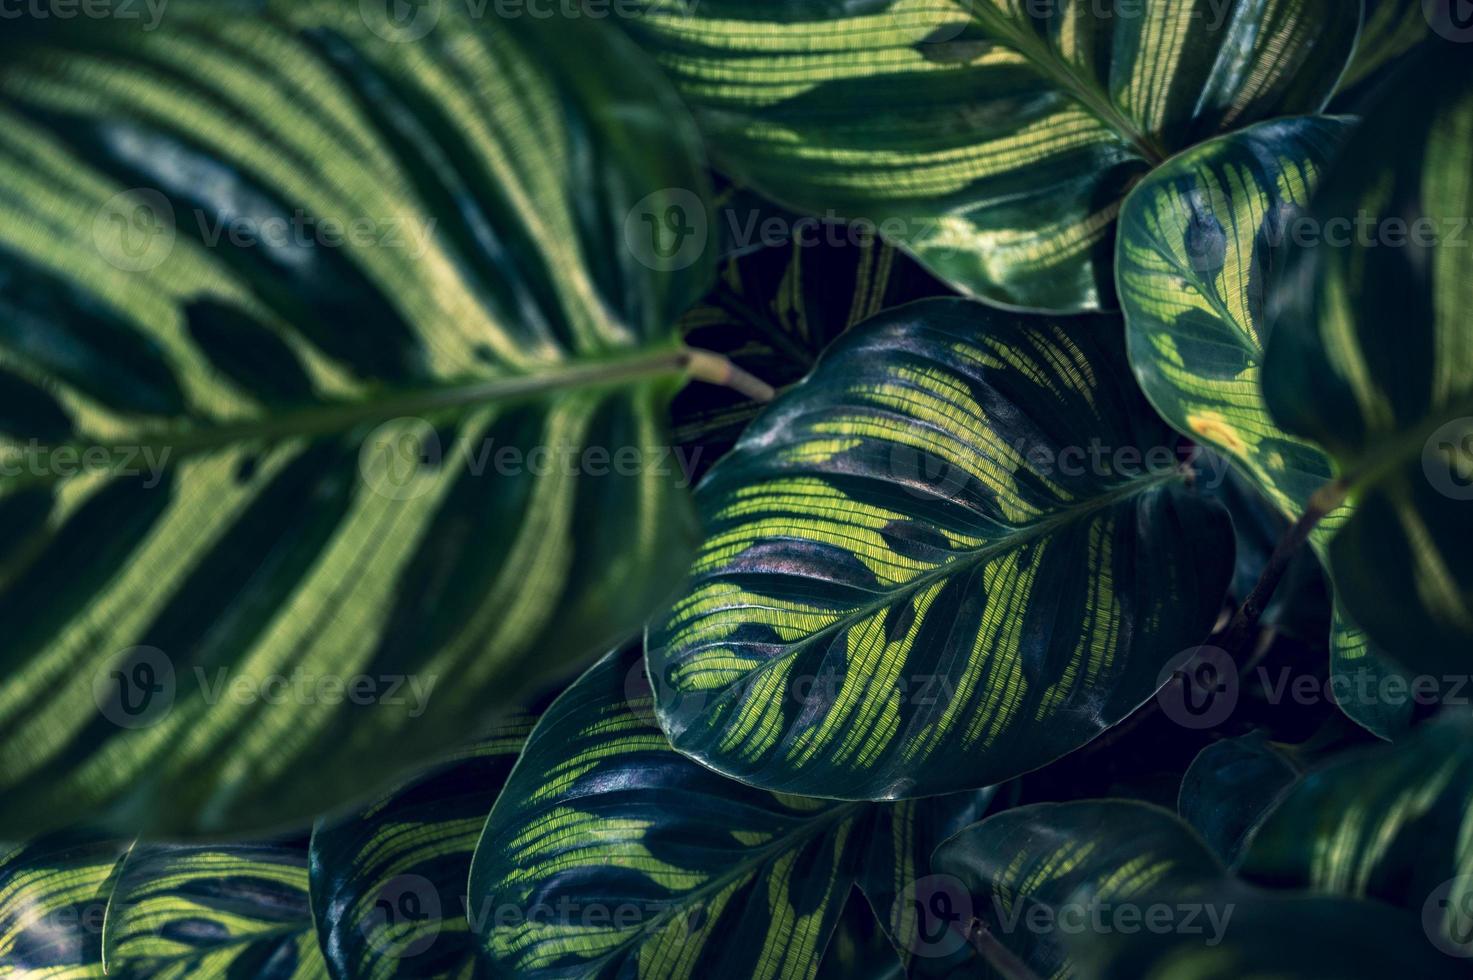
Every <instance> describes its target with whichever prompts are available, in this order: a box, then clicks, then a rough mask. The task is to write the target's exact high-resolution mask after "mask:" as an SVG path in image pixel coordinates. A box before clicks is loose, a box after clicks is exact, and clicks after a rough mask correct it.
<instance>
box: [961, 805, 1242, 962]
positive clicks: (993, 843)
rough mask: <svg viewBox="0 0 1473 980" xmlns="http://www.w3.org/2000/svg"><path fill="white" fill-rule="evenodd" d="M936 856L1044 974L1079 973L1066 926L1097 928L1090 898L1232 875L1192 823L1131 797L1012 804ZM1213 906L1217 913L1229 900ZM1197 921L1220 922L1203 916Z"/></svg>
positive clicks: (993, 925)
mask: <svg viewBox="0 0 1473 980" xmlns="http://www.w3.org/2000/svg"><path fill="white" fill-rule="evenodd" d="M933 863H934V865H935V868H936V871H937V872H939V873H941V874H949V875H952V876H954V877H955V878H956V879H958V881H959V882H960V883H961V886H962V887H963V889H964V890H965V892H966V894H967V896H968V898H969V906H970V908H969V911H970V913H971V916H972V917H975V918H976V919H978V920H979V921H980V922H981V923H982V924H983V926H984V927H985V928H987V930H988V931H989V932H991V933H992V935H993V936H994V937H996V938H997V940H998V941H999V942H1001V943H1002V944H1003V945H1004V946H1005V947H1006V948H1007V949H1009V950H1010V951H1011V952H1012V953H1013V954H1014V955H1015V956H1017V957H1018V958H1019V959H1020V960H1022V962H1023V963H1024V964H1025V965H1026V966H1027V967H1028V968H1029V969H1031V970H1032V971H1033V972H1034V973H1036V974H1038V975H1039V976H1044V977H1066V976H1070V975H1072V973H1073V970H1074V967H1073V964H1072V962H1071V960H1070V957H1069V951H1068V949H1067V947H1066V946H1065V936H1066V935H1067V934H1068V932H1069V931H1070V930H1076V929H1090V928H1091V924H1092V921H1093V920H1094V918H1095V917H1094V915H1093V913H1092V911H1091V910H1090V909H1089V908H1088V903H1090V902H1093V903H1094V904H1095V906H1096V907H1101V906H1102V907H1106V908H1108V907H1111V906H1118V905H1120V904H1124V903H1129V902H1131V901H1134V900H1137V899H1140V898H1141V897H1142V896H1145V895H1166V894H1170V895H1172V896H1175V897H1195V898H1198V899H1200V900H1203V901H1207V900H1210V899H1211V897H1212V896H1213V894H1214V890H1216V891H1221V890H1223V889H1224V888H1225V887H1226V884H1225V883H1226V882H1227V881H1228V878H1227V872H1226V869H1225V868H1224V866H1223V865H1222V864H1221V863H1220V862H1219V861H1218V859H1217V858H1216V856H1215V855H1213V853H1212V852H1211V851H1210V850H1208V848H1207V847H1206V845H1205V844H1204V843H1203V842H1202V840H1201V838H1199V837H1198V836H1197V835H1196V834H1195V833H1193V832H1192V830H1191V828H1190V827H1188V826H1187V825H1186V824H1184V823H1182V822H1181V821H1180V820H1178V819H1176V817H1174V816H1173V815H1172V814H1171V813H1170V812H1168V811H1166V810H1163V809H1161V808H1160V807H1155V806H1150V805H1147V804H1144V803H1136V802H1132V801H1128V800H1095V801H1086V802H1082V803H1066V804H1041V805H1035V806H1027V807H1021V808H1019V809H1016V810H1008V811H1006V812H1004V813H999V814H997V815H996V816H993V817H989V818H988V819H986V820H984V821H982V822H981V823H978V824H975V825H973V826H971V827H968V828H967V829H966V830H964V831H962V832H961V833H959V834H957V835H956V836H955V837H953V838H951V839H950V840H948V841H946V842H945V843H944V844H942V845H941V847H939V848H938V849H937V851H936V855H935V858H934V860H933ZM1211 909H1212V911H1213V913H1214V914H1216V915H1217V916H1218V917H1219V918H1218V921H1219V923H1220V922H1221V916H1222V914H1223V912H1224V910H1223V908H1222V907H1221V906H1216V905H1214V906H1211ZM1227 914H1228V915H1230V914H1231V913H1227ZM1200 926H1201V927H1202V928H1203V929H1204V930H1206V929H1210V928H1211V927H1212V926H1213V923H1211V922H1209V921H1208V920H1207V918H1206V917H1205V916H1204V917H1203V918H1202V920H1201V922H1200ZM1095 931H1097V929H1096V930H1095Z"/></svg>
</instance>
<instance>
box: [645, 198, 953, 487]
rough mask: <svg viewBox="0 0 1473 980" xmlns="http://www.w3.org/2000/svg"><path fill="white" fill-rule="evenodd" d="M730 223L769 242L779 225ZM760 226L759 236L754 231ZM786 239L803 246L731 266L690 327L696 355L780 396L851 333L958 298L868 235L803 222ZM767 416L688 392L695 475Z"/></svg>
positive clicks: (680, 399) (688, 317)
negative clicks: (889, 313) (886, 315)
mask: <svg viewBox="0 0 1473 980" xmlns="http://www.w3.org/2000/svg"><path fill="white" fill-rule="evenodd" d="M720 214H721V219H722V220H726V221H728V222H734V223H736V225H737V228H738V230H739V231H740V232H742V233H743V234H746V233H748V232H750V233H751V234H753V235H758V236H759V237H760V236H761V235H762V232H761V229H762V228H763V226H764V223H766V222H771V221H772V220H773V218H772V216H770V215H766V214H764V213H761V212H757V211H755V210H750V209H748V210H742V209H738V208H736V207H735V206H734V205H732V204H727V205H726V206H725V207H723V208H722V210H721V212H720ZM754 222H755V223H756V228H757V229H758V230H756V231H752V230H751V228H750V227H749V226H750V225H752V223H754ZM778 231H786V232H791V234H792V235H793V236H794V237H793V238H792V239H791V240H790V241H788V242H785V243H777V244H771V245H768V246H766V247H762V248H759V249H756V250H755V251H750V252H747V253H744V254H741V255H738V256H734V257H731V258H728V259H726V260H725V261H724V262H723V263H722V264H721V267H720V270H719V274H718V276H717V281H716V285H715V287H714V288H713V289H712V290H711V291H710V292H709V293H708V294H707V295H706V296H705V298H704V299H703V300H702V301H701V302H700V303H699V304H698V305H697V306H695V307H694V308H692V309H691V310H689V311H687V312H686V314H685V315H684V316H682V317H681V319H680V325H681V328H682V330H683V332H684V334H685V339H686V343H687V344H689V345H690V346H691V347H695V348H699V349H701V350H709V351H713V352H715V353H718V354H724V355H726V356H727V357H728V358H729V359H730V360H731V361H732V363H734V364H736V365H737V366H738V367H740V368H742V369H744V370H746V371H748V372H750V373H751V374H752V375H754V376H756V377H758V378H761V379H762V380H763V381H765V382H767V383H768V384H770V385H772V386H773V387H774V388H778V389H782V388H786V387H788V386H789V385H792V384H795V383H797V382H798V381H801V380H802V379H803V376H804V375H806V374H807V373H808V372H809V371H810V370H812V368H813V364H814V362H815V361H816V360H817V359H818V355H819V354H820V353H821V352H822V351H823V349H824V348H825V347H827V346H828V345H829V344H831V343H832V342H833V341H834V340H836V339H837V338H838V337H839V335H840V334H842V333H843V332H844V331H846V330H848V329H849V328H850V327H853V326H855V325H857V324H859V323H861V322H863V321H864V320H868V319H869V318H870V317H872V316H874V315H876V314H878V313H880V312H881V311H883V310H887V309H890V308H891V307H895V306H900V305H903V304H905V303H908V302H910V301H912V300H917V299H924V298H928V297H933V296H942V295H947V294H949V290H947V288H946V287H945V286H944V285H942V284H941V283H940V282H939V281H938V280H936V279H935V278H933V277H932V276H931V275H929V274H928V273H927V272H926V271H925V269H924V268H922V267H921V266H920V265H919V264H918V263H917V262H916V261H915V260H914V259H912V258H911V257H910V256H908V255H906V254H905V253H903V252H900V251H899V250H897V249H896V248H895V247H894V246H892V245H888V244H886V243H884V242H882V241H879V240H877V239H876V238H875V237H874V236H873V235H872V234H867V233H866V232H865V230H864V229H855V228H846V227H842V226H838V225H831V224H820V223H819V222H818V221H817V220H816V219H813V218H800V217H798V216H796V215H794V216H788V217H784V218H782V219H781V220H780V223H779V224H777V225H774V227H773V228H772V229H770V232H772V233H776V232H778ZM769 240H770V239H769ZM761 408H762V406H761V405H760V404H758V403H757V402H754V401H752V400H751V399H749V398H747V397H745V396H744V395H742V394H740V393H739V392H736V391H733V390H731V389H729V388H721V387H717V386H715V385H690V386H688V387H687V388H685V389H684V390H682V391H681V392H680V394H679V395H677V396H676V398H675V402H674V404H673V405H672V406H671V412H672V414H673V416H674V419H675V438H676V440H677V441H678V442H680V443H681V444H682V447H683V448H684V450H685V452H686V453H687V458H688V459H691V460H692V463H693V465H692V467H691V469H692V470H694V471H695V472H698V473H704V472H705V470H707V469H709V468H710V466H711V465H712V464H713V463H715V462H716V460H717V459H719V458H720V457H721V456H722V455H724V454H725V453H726V452H727V451H729V450H730V449H731V447H732V446H733V445H735V444H736V441H737V439H738V438H739V437H740V436H741V434H742V430H743V429H744V428H746V426H747V425H748V424H749V423H750V422H751V421H752V419H753V418H755V417H756V415H757V413H758V411H760V410H761Z"/></svg>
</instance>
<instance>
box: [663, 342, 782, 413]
mask: <svg viewBox="0 0 1473 980" xmlns="http://www.w3.org/2000/svg"><path fill="white" fill-rule="evenodd" d="M685 369H686V372H687V373H688V374H690V376H691V377H692V378H695V379H696V380H697V381H705V382H707V383H708V384H713V385H721V386H722V387H723V388H730V389H731V390H733V391H736V392H739V393H741V394H743V395H746V396H747V397H748V398H750V399H752V400H753V401H758V402H770V401H772V400H773V399H774V398H775V397H777V392H776V391H774V390H773V388H772V385H770V384H768V383H767V382H765V381H763V380H762V379H761V378H758V377H755V376H753V375H751V374H748V373H747V372H746V371H743V370H742V369H741V368H739V367H737V366H736V365H735V364H733V363H732V362H731V361H729V360H727V359H726V358H725V357H722V356H721V355H720V354H713V353H712V352H711V351H708V350H695V349H691V350H687V351H686V352H685Z"/></svg>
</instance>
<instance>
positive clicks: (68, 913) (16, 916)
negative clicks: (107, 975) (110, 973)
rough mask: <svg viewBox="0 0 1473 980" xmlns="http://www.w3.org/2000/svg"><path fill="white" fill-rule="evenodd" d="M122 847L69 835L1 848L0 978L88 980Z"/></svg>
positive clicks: (97, 965) (96, 962)
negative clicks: (85, 979)
mask: <svg viewBox="0 0 1473 980" xmlns="http://www.w3.org/2000/svg"><path fill="white" fill-rule="evenodd" d="M126 851H127V844H126V843H119V842H117V841H109V840H98V839H96V838H92V837H87V836H82V835H78V834H75V833H61V834H54V835H51V836H48V837H43V838H38V839H36V840H33V841H29V842H27V843H25V844H0V976H18V977H26V978H30V977H37V978H41V977H44V978H46V980H84V978H87V980H90V978H94V977H101V976H102V975H103V973H102V929H103V924H104V922H105V919H106V913H107V902H108V898H109V897H110V896H111V895H112V889H113V885H114V883H115V882H116V880H117V875H118V871H119V870H120V868H121V863H122V858H123V855H124V854H125V853H126Z"/></svg>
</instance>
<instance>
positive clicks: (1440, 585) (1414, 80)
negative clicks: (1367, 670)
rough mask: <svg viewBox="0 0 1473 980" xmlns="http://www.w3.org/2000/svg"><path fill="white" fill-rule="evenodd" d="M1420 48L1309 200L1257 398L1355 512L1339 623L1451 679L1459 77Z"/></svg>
mask: <svg viewBox="0 0 1473 980" xmlns="http://www.w3.org/2000/svg"><path fill="white" fill-rule="evenodd" d="M1467 68H1468V65H1467V52H1466V50H1463V49H1462V47H1461V46H1459V45H1457V44H1452V43H1448V44H1445V45H1429V48H1428V50H1427V51H1426V52H1424V53H1423V54H1422V55H1419V56H1418V57H1417V58H1416V59H1412V60H1411V61H1409V63H1408V65H1407V66H1406V70H1405V71H1404V72H1403V73H1402V74H1401V75H1400V76H1399V77H1398V79H1397V80H1396V82H1395V84H1394V85H1392V86H1391V87H1390V88H1388V89H1387V90H1386V92H1385V94H1384V98H1383V100H1382V101H1381V102H1379V103H1378V107H1377V108H1376V109H1374V110H1373V111H1372V112H1371V114H1370V115H1369V116H1368V118H1367V120H1366V122H1365V124H1364V125H1363V127H1362V128H1361V129H1360V130H1359V131H1358V132H1357V134H1356V136H1355V138H1354V139H1353V140H1352V141H1351V143H1350V144H1349V146H1348V147H1347V148H1346V151H1345V159H1346V160H1349V161H1353V162H1354V165H1353V166H1347V167H1343V168H1340V169H1338V170H1337V171H1336V172H1335V174H1334V175H1332V176H1331V177H1330V179H1329V180H1327V181H1326V183H1325V186H1324V187H1323V189H1322V190H1321V192H1320V193H1319V194H1318V195H1317V196H1316V199H1315V204H1314V209H1313V212H1312V218H1313V222H1314V226H1315V227H1316V228H1317V229H1319V231H1320V232H1321V234H1322V237H1321V239H1320V240H1318V241H1317V242H1315V243H1311V244H1301V245H1299V246H1296V247H1295V248H1294V249H1293V250H1292V251H1291V254H1290V256H1289V259H1288V266H1287V269H1286V271H1285V274H1284V276H1283V277H1282V279H1281V280H1280V283H1279V286H1278V289H1277V290H1276V292H1275V303H1274V307H1273V308H1274V310H1275V312H1274V316H1273V319H1274V321H1275V323H1276V326H1275V327H1274V329H1273V331H1272V334H1271V336H1270V338H1269V342H1268V353H1267V357H1266V358H1265V361H1264V370H1263V379H1262V380H1263V390H1264V396H1265V398H1266V399H1267V403H1268V407H1269V410H1270V412H1271V413H1272V415H1273V418H1274V420H1275V421H1276V422H1277V423H1278V424H1279V425H1280V426H1281V427H1283V429H1284V430H1285V431H1287V432H1290V433H1292V434H1293V435H1295V436H1298V437H1299V438H1303V439H1311V440H1314V441H1315V442H1317V443H1319V444H1320V445H1322V446H1323V447H1325V448H1326V449H1327V450H1328V451H1329V452H1330V454H1331V455H1332V456H1333V457H1334V459H1335V461H1336V463H1337V465H1338V468H1339V470H1340V471H1341V472H1342V473H1343V474H1344V478H1345V480H1346V482H1347V483H1348V484H1349V486H1350V488H1351V493H1352V496H1353V498H1354V499H1355V500H1356V509H1355V513H1354V515H1353V516H1351V517H1350V519H1349V520H1348V521H1346V522H1345V523H1344V525H1343V526H1342V527H1340V529H1339V530H1338V531H1337V532H1336V534H1335V537H1334V538H1333V540H1332V541H1331V542H1330V546H1329V554H1330V570H1331V575H1332V577H1333V578H1334V581H1335V588H1336V594H1337V598H1338V600H1339V602H1340V605H1341V608H1342V609H1343V611H1344V613H1345V614H1346V615H1347V616H1348V617H1349V619H1350V620H1351V621H1353V622H1355V623H1356V624H1358V625H1359V626H1360V627H1362V628H1363V629H1365V630H1366V632H1367V633H1368V634H1369V637H1370V640H1371V641H1372V642H1373V643H1374V644H1376V646H1378V647H1379V648H1381V649H1384V650H1385V651H1386V652H1387V654H1389V655H1390V656H1393V657H1395V658H1397V659H1398V660H1399V661H1400V662H1401V664H1402V665H1403V666H1405V667H1407V668H1408V669H1411V670H1414V671H1427V672H1429V673H1442V672H1444V671H1449V672H1466V665H1467V659H1468V658H1467V653H1466V651H1467V650H1468V649H1469V646H1470V644H1473V599H1470V593H1473V556H1470V555H1468V554H1466V553H1465V551H1464V550H1463V549H1459V548H1458V547H1457V543H1458V542H1461V541H1465V540H1467V539H1468V537H1469V535H1470V534H1473V509H1470V508H1469V507H1468V506H1467V500H1468V499H1469V496H1470V490H1469V481H1468V479H1467V474H1468V467H1469V464H1470V459H1473V452H1470V447H1473V440H1470V438H1469V433H1470V432H1473V421H1470V416H1473V329H1470V326H1469V324H1470V322H1473V259H1470V256H1473V251H1470V249H1469V247H1468V246H1469V230H1468V218H1467V217H1466V216H1467V215H1470V214H1473V74H1470V73H1469V72H1468V70H1467Z"/></svg>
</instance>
